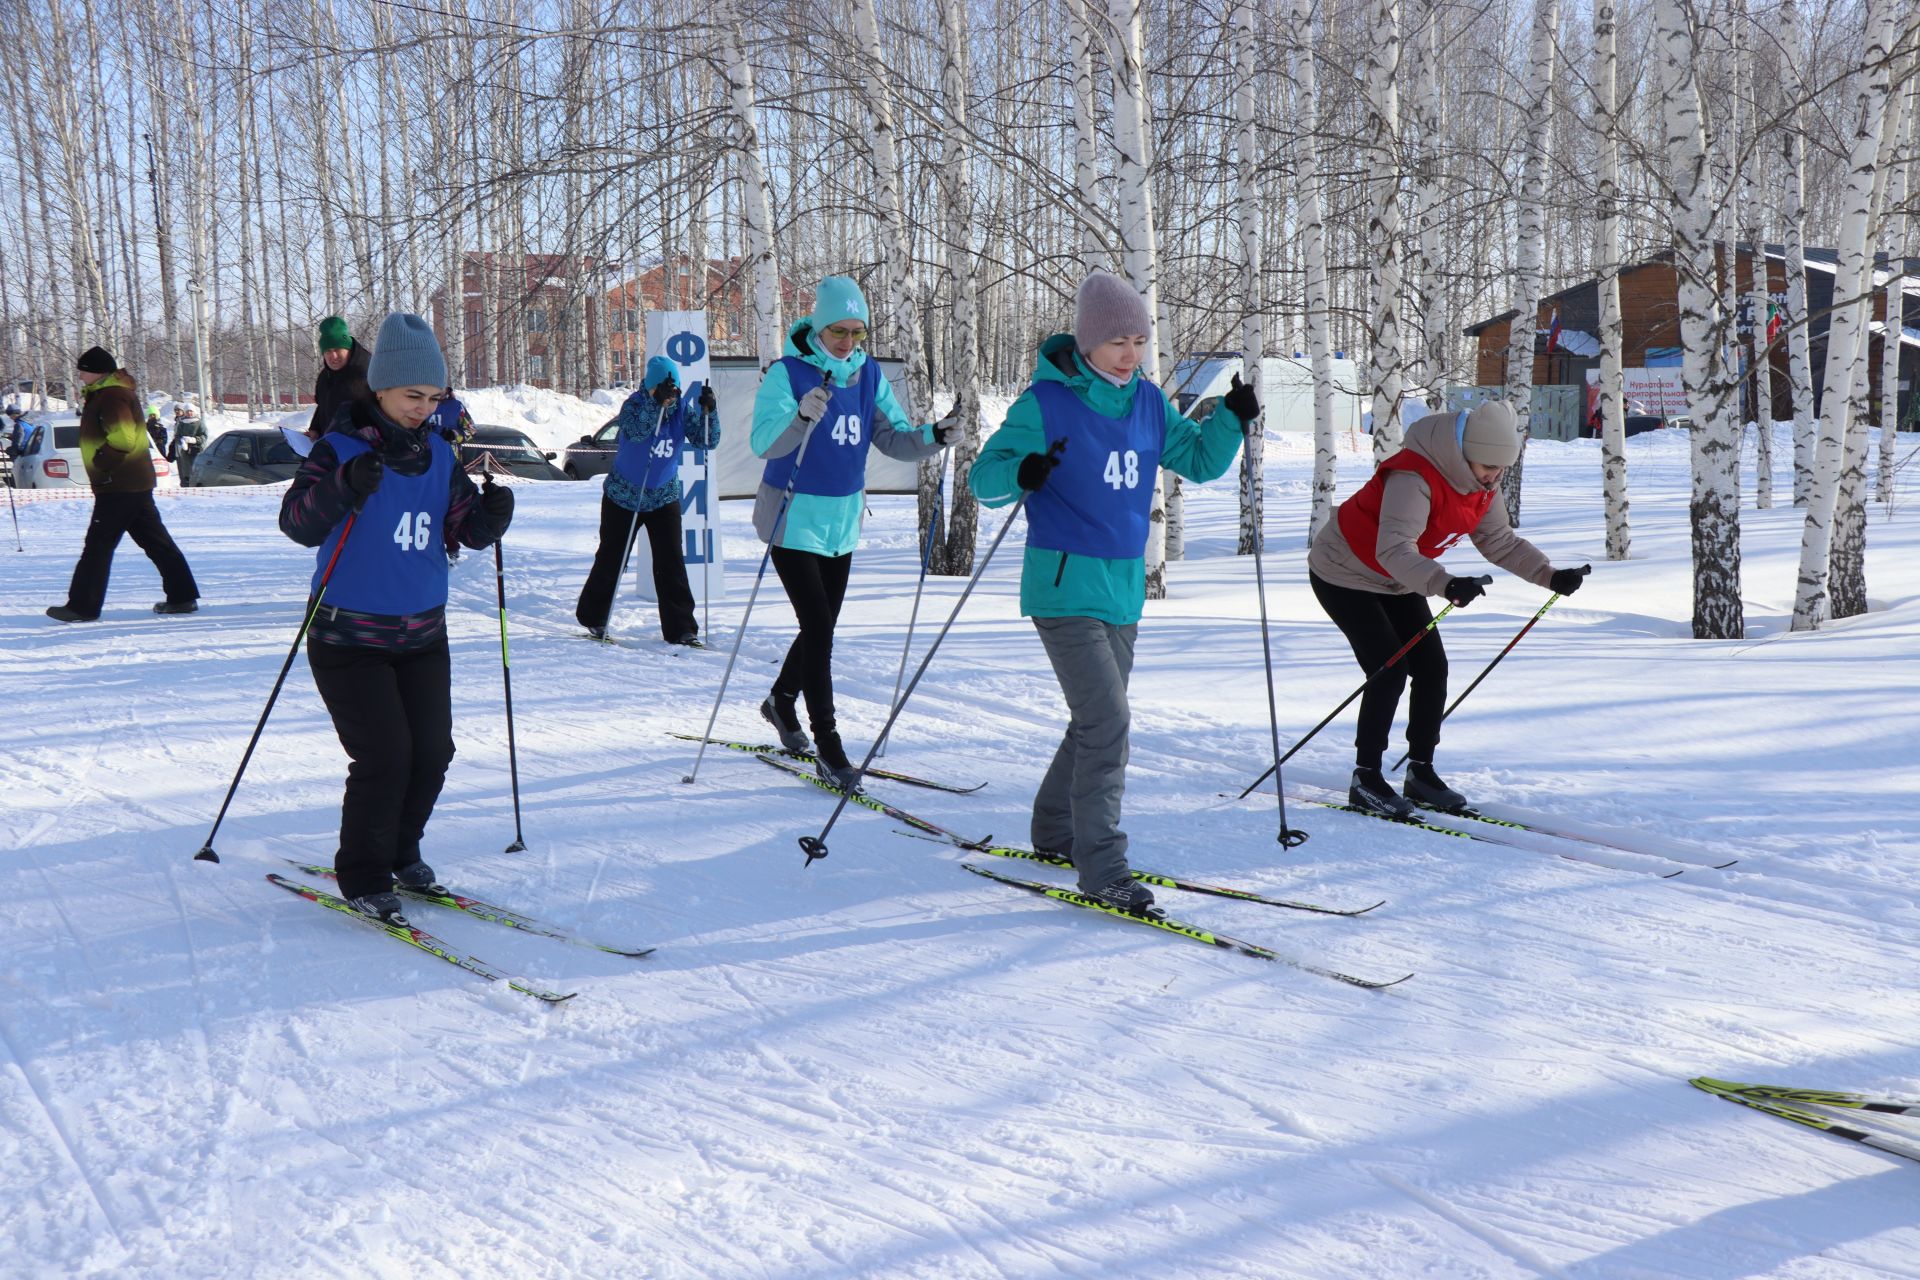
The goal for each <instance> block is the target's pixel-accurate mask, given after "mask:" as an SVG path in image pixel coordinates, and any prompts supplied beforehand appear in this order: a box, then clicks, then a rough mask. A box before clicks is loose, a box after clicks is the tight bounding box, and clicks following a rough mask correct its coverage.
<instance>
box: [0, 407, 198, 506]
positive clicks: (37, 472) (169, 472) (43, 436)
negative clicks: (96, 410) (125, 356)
mask: <svg viewBox="0 0 1920 1280" xmlns="http://www.w3.org/2000/svg"><path fill="white" fill-rule="evenodd" d="M21 426H22V429H24V430H25V431H26V440H25V441H24V442H23V443H22V444H21V446H20V455H19V456H18V457H16V458H15V459H14V460H13V483H14V486H15V487H16V488H20V489H67V488H85V487H86V483H87V468H86V465H85V464H84V463H83V462H81V460H80V416H79V415H78V414H72V413H66V414H57V415H52V416H49V417H45V418H32V417H30V418H28V419H27V420H26V421H25V422H24V423H22V424H21ZM147 455H148V456H149V457H151V458H152V459H153V475H154V482H155V484H156V485H157V486H158V487H159V488H162V489H178V488H179V487H180V478H179V477H178V476H176V475H174V474H173V466H172V464H171V463H169V462H168V461H167V460H166V459H165V458H163V457H161V456H160V453H159V452H158V451H157V450H156V449H154V448H153V446H152V445H151V444H149V445H148V446H147Z"/></svg>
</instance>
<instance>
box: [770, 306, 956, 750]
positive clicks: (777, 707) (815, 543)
mask: <svg viewBox="0 0 1920 1280" xmlns="http://www.w3.org/2000/svg"><path fill="white" fill-rule="evenodd" d="M867 320H868V314H867V300H866V298H865V297H864V296H863V295H862V294H861V292H860V286H858V285H856V284H855V283H854V282H853V281H852V280H849V279H848V278H847V277H845V276H828V277H827V278H826V279H824V280H822V281H821V282H820V287H819V289H818V291H817V292H816V294H815V296H814V304H813V314H811V315H810V316H808V317H807V318H806V319H804V320H801V321H799V322H798V323H796V324H795V325H794V326H793V328H792V329H790V330H788V332H787V347H786V355H785V356H784V357H782V358H781V359H779V360H776V361H774V363H773V367H772V368H770V369H768V370H767V373H766V376H765V377H764V378H762V379H761V380H760V390H759V393H758V394H756V395H755V396H754V400H753V435H752V438H751V444H752V446H753V451H754V452H755V453H756V454H758V455H759V456H761V457H763V458H765V459H766V460H767V466H766V470H765V471H764V472H763V473H762V475H761V478H760V490H759V493H758V494H757V496H756V498H755V501H754V506H753V528H754V532H756V533H758V534H759V535H760V540H761V541H762V542H765V543H768V544H769V545H770V547H771V555H772V559H773V568H774V571H775V572H776V573H778V574H779V575H780V585H781V586H783V587H785V588H786V592H787V599H788V600H789V601H791V602H792V604H793V612H794V616H795V617H797V618H798V619H799V621H800V634H799V635H797V636H795V637H794V641H793V644H792V646H791V647H790V648H789V649H788V650H787V660H786V662H785V663H784V664H782V666H781V668H780V675H779V677H778V678H777V679H775V680H774V682H773V691H772V692H771V693H769V694H768V695H767V697H766V700H765V701H763V702H762V703H761V704H760V714H761V715H763V716H765V717H766V718H767V720H768V722H769V723H771V724H772V725H773V727H774V728H775V729H776V730H778V731H779V734H780V741H781V743H782V744H783V745H784V746H785V747H786V748H787V749H788V750H790V751H805V750H807V749H808V744H807V736H806V734H804V733H802V732H801V730H800V717H799V715H798V714H797V708H796V702H797V701H798V699H799V697H800V696H801V695H802V694H803V693H804V694H805V695H806V699H807V720H808V724H809V727H810V728H811V729H812V730H813V744H812V746H813V751H814V753H815V755H816V758H817V765H816V767H817V768H818V769H819V771H820V775H821V776H822V777H824V778H826V779H827V780H828V781H830V782H833V783H835V784H836V785H839V786H842V787H848V788H851V787H854V786H857V785H858V783H859V773H858V771H857V770H856V769H854V767H853V765H852V763H851V762H850V761H848V759H847V753H846V750H845V748H844V747H842V746H841V743H840V734H839V732H838V728H837V725H836V723H835V720H834V711H833V631H834V625H835V623H836V622H837V621H838V620H839V617H840V604H841V601H842V600H844V599H845V598H846V594H847V573H848V571H849V569H851V568H852V565H853V549H854V547H855V546H856V545H857V544H858V543H859V541H860V519H861V514H862V512H863V511H864V510H865V508H866V488H867V451H868V449H869V447H872V448H877V449H879V450H880V452H882V453H884V454H886V455H887V456H888V457H890V458H899V459H901V460H903V461H908V462H913V461H918V460H919V459H921V458H925V457H928V456H930V455H932V454H934V453H937V452H939V451H940V450H941V449H943V448H946V447H947V446H948V445H951V444H952V443H953V442H954V441H955V440H957V439H958V438H959V435H960V423H959V419H958V418H957V417H955V415H954V414H952V413H948V415H947V416H946V417H945V418H943V419H941V420H940V421H939V422H938V423H935V424H931V425H928V426H915V425H914V424H913V423H911V422H909V421H907V415H906V413H905V411H903V410H902V409H901V408H900V403H899V401H897V400H895V399H894V395H893V388H892V387H891V386H889V385H888V384H887V377H886V375H885V374H884V373H882V372H880V366H879V365H877V364H875V363H874V362H872V361H871V360H869V359H868V358H867V353H866V352H865V351H864V350H863V349H862V347H863V345H864V344H865V342H866V340H867Z"/></svg>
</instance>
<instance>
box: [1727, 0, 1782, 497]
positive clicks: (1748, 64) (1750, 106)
mask: <svg viewBox="0 0 1920 1280" xmlns="http://www.w3.org/2000/svg"><path fill="white" fill-rule="evenodd" d="M1731 21H1732V23H1733V24H1734V30H1735V32H1736V33H1737V36H1738V41H1737V43H1736V44H1735V46H1734V47H1735V50H1736V53H1737V56H1738V58H1739V66H1738V68H1737V76H1738V89H1737V90H1736V95H1737V96H1738V98H1739V99H1740V100H1741V101H1742V102H1743V103H1744V104H1745V106H1746V110H1747V118H1748V119H1749V120H1751V121H1752V122H1753V123H1752V128H1751V131H1750V134H1749V137H1748V139H1747V146H1746V149H1745V151H1744V153H1743V154H1742V156H1741V165H1740V238H1741V239H1742V240H1744V241H1745V242H1746V244H1747V246H1748V250H1747V252H1748V267H1749V270H1748V273H1747V280H1748V283H1747V315H1748V317H1749V323H1748V326H1747V345H1746V352H1747V379H1748V382H1749V384H1750V385H1751V386H1752V388H1753V394H1752V401H1751V403H1752V413H1753V422H1754V454H1753V504H1754V506H1756V507H1757V508H1759V509H1760V510H1762V511H1766V510H1769V509H1770V508H1772V506H1773V354H1772V351H1771V349H1770V348H1769V346H1768V344H1767V301H1768V298H1769V296H1770V295H1769V291H1768V289H1767V248H1766V245H1765V244H1764V243H1763V242H1762V239H1761V235H1760V224H1759V219H1758V214H1759V202H1758V201H1757V200H1756V199H1755V198H1754V187H1755V182H1754V170H1755V169H1756V168H1760V181H1759V186H1760V188H1761V189H1762V190H1765V189H1767V182H1766V171H1765V169H1764V167H1763V166H1764V157H1765V155H1766V152H1765V151H1764V150H1763V149H1762V148H1761V146H1760V134H1761V131H1762V125H1761V115H1760V98H1759V96H1758V94H1757V93H1756V92H1755V79H1754V70H1753V63H1754V54H1753V50H1752V46H1751V45H1750V43H1749V42H1748V41H1747V39H1746V35H1747V28H1748V24H1749V23H1750V21H1751V18H1750V17H1749V15H1748V12H1747V4H1746V0H1737V3H1736V4H1735V5H1734V10H1733V14H1732V17H1731ZM1738 261H1739V259H1738V258H1737V257H1736V258H1735V263H1736V265H1737V263H1738Z"/></svg>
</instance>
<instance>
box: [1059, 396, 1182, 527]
mask: <svg viewBox="0 0 1920 1280" xmlns="http://www.w3.org/2000/svg"><path fill="white" fill-rule="evenodd" d="M1031 390H1032V394H1033V397H1034V399H1035V400H1037V401H1039V404H1040V421H1041V426H1042V428H1043V430H1044V431H1045V433H1046V438H1047V442H1048V443H1049V444H1051V443H1052V442H1053V441H1055V440H1059V439H1061V438H1063V437H1064V438H1065V439H1066V442H1067V447H1066V449H1065V451H1064V452H1062V453H1061V454H1060V463H1059V465H1058V466H1056V467H1055V468H1054V469H1053V474H1052V475H1050V476H1048V477H1047V482H1046V483H1045V484H1044V485H1042V486H1041V487H1040V488H1038V489H1035V490H1034V491H1033V493H1032V494H1031V495H1030V496H1029V497H1028V498H1027V545H1028V546H1029V547H1039V548H1040V549H1041V550H1044V551H1064V552H1068V553H1070V554H1073V555H1077V556H1096V557H1098V558H1100V559H1102V560H1136V559H1138V558H1139V557H1140V556H1142V555H1144V554H1145V553H1146V549H1147V527H1148V521H1149V518H1150V516H1151V514H1152V510H1153V480H1154V476H1155V474H1156V473H1157V472H1158V470H1159V467H1160V450H1161V448H1162V447H1163V445H1164V444H1165V442H1166V435H1167V422H1166V412H1167V411H1166V398H1165V397H1164V396H1163V395H1161V393H1160V388H1158V387H1156V386H1154V385H1153V384H1152V383H1150V382H1147V381H1146V380H1144V379H1142V380H1141V381H1140V382H1139V383H1137V384H1136V385H1135V386H1134V389H1133V406H1132V408H1131V409H1129V410H1128V412H1127V414H1126V416H1124V417H1120V418H1109V417H1107V416H1106V415H1104V414H1101V413H1096V412H1095V411H1094V410H1092V409H1090V408H1088V407H1087V405H1086V404H1085V403H1084V402H1083V401H1082V400H1081V399H1080V397H1079V396H1077V395H1075V394H1074V393H1073V390H1072V388H1070V387H1068V386H1066V385H1064V384H1062V383H1058V382H1036V383H1034V384H1033V387H1032V389H1031Z"/></svg>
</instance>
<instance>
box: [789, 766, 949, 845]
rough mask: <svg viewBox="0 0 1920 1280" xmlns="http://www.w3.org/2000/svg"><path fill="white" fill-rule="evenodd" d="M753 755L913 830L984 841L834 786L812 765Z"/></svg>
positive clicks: (946, 837)
mask: <svg viewBox="0 0 1920 1280" xmlns="http://www.w3.org/2000/svg"><path fill="white" fill-rule="evenodd" d="M754 759H755V760H758V761H759V762H760V763H761V764H770V765H772V766H773V767H774V768H776V769H779V770H781V771H782V772H784V773H790V774H792V775H793V776H794V777H796V778H799V779H800V780H801V781H803V782H811V783H812V784H813V785H814V786H816V787H818V788H820V789H821V790H822V791H825V792H827V793H828V794H830V795H836V796H845V797H847V799H849V800H851V801H853V803H855V804H857V805H861V806H863V807H864V808H868V809H871V810H873V811H874V812H875V813H884V814H886V815H887V816H888V817H889V818H892V819H893V820H894V821H895V822H903V823H905V824H906V825H907V826H909V827H912V828H913V829H914V830H916V831H924V832H926V833H927V834H928V835H932V836H939V837H940V838H941V839H943V840H951V841H953V843H955V844H957V845H959V846H961V847H962V848H970V847H972V846H973V845H975V844H980V843H984V842H983V841H977V840H968V839H967V838H966V837H965V836H962V835H956V834H955V833H954V832H951V831H949V830H947V829H946V828H945V827H943V826H941V825H940V824H939V823H937V822H929V821H927V820H926V819H925V818H916V817H914V816H913V815H912V814H910V813H908V812H907V811H906V810H905V809H902V808H900V807H899V806H898V805H891V804H888V803H887V802H886V801H885V800H882V799H880V798H879V797H877V796H873V795H869V794H868V793H867V792H866V791H848V790H847V789H846V788H844V787H839V786H836V785H834V784H833V783H831V782H828V781H827V780H826V779H825V778H823V777H821V776H820V775H819V774H817V773H815V772H814V771H813V770H811V769H802V768H801V767H800V766H799V765H796V764H789V763H788V762H787V761H785V760H780V759H776V758H775V757H773V756H769V755H756V756H754Z"/></svg>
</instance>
